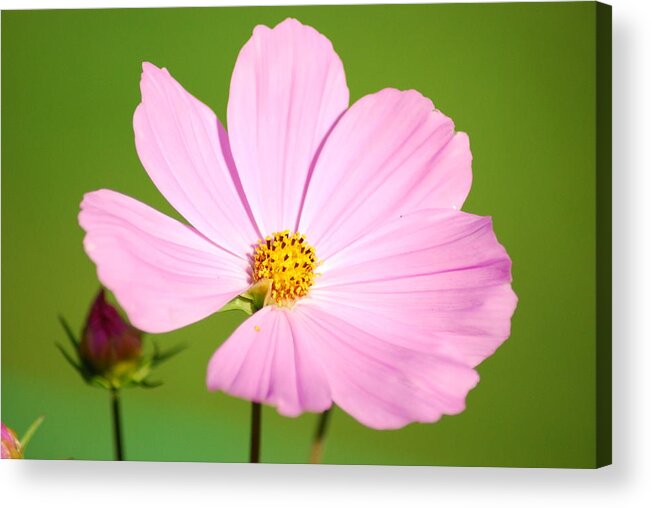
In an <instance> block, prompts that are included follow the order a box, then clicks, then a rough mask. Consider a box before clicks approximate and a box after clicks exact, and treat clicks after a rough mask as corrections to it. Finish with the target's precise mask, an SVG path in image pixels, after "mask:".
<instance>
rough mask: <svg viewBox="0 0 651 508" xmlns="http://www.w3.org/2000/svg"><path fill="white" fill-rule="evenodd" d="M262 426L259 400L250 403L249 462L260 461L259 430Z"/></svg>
mask: <svg viewBox="0 0 651 508" xmlns="http://www.w3.org/2000/svg"><path fill="white" fill-rule="evenodd" d="M261 428H262V406H261V405H260V403H259V402H252V403H251V448H250V455H249V462H251V463H258V462H260V430H261Z"/></svg>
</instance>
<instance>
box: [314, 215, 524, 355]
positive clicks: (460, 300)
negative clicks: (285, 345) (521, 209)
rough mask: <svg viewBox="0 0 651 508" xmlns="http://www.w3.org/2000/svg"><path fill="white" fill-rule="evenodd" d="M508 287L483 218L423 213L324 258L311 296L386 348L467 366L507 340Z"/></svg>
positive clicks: (505, 260)
mask: <svg viewBox="0 0 651 508" xmlns="http://www.w3.org/2000/svg"><path fill="white" fill-rule="evenodd" d="M510 282H511V260H510V259H509V256H508V254H507V253H506V251H505V250H504V248H503V247H502V246H501V245H500V244H499V243H498V241H497V239H496V238H495V234H494V232H493V229H492V224H491V220H490V218H488V217H478V216H475V215H470V214H466V213H462V212H454V211H449V210H423V211H420V212H416V213H412V214H408V215H405V216H403V217H402V218H400V219H396V220H394V221H391V222H389V223H387V224H385V225H384V226H383V227H381V228H379V229H378V230H377V231H375V232H374V233H373V234H370V235H367V236H366V237H364V238H363V239H362V240H359V241H358V242H356V243H354V244H352V245H350V246H349V247H348V248H347V249H345V250H343V251H340V252H339V253H338V254H336V255H335V256H333V257H332V258H331V259H329V260H327V261H326V263H324V265H323V266H322V274H321V276H320V277H319V279H318V284H317V285H316V286H315V287H314V288H313V290H312V292H311V297H312V299H314V300H316V301H319V302H324V303H327V305H329V306H330V307H331V308H333V309H336V314H337V315H338V316H340V317H341V318H342V319H345V320H347V321H348V322H350V323H352V324H354V325H355V326H358V327H360V328H363V329H364V330H365V331H367V332H369V333H372V334H376V335H377V336H379V337H382V339H383V340H385V341H387V342H390V343H392V344H395V345H398V346H401V347H406V348H410V349H412V350H414V351H423V352H428V353H431V354H436V355H438V356H441V357H447V358H450V359H453V360H454V361H458V362H461V363H464V364H466V365H468V366H471V367H474V366H475V365H477V364H478V363H479V362H481V361H482V360H483V359H485V358H486V357H488V356H490V355H491V354H492V353H493V352H494V351H495V350H496V349H497V347H499V345H500V344H502V342H504V340H506V339H507V338H508V336H509V334H510V324H511V316H512V314H513V312H514V310H515V306H516V303H517V298H516V296H515V294H514V293H513V291H512V289H511V285H510Z"/></svg>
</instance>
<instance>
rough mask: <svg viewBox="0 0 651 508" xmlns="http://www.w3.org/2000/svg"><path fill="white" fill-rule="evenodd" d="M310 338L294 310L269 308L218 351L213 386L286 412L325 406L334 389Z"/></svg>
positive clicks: (213, 362) (212, 372)
mask: <svg viewBox="0 0 651 508" xmlns="http://www.w3.org/2000/svg"><path fill="white" fill-rule="evenodd" d="M310 342H311V337H310V336H306V335H304V334H301V330H300V328H297V326H296V324H295V323H294V322H293V318H292V312H291V311H288V310H287V309H281V308H278V307H275V306H269V307H264V308H263V309H262V310H260V311H258V312H256V313H255V314H254V315H253V316H251V317H250V318H249V319H247V320H246V321H245V322H244V323H243V324H242V325H240V327H239V328H238V329H237V330H235V332H234V333H233V334H232V335H231V336H230V338H229V339H228V340H227V341H226V342H225V343H224V344H223V345H222V346H221V347H220V348H219V349H218V350H217V351H216V352H215V354H214V355H213V357H212V359H211V360H210V364H209V366H208V375H207V381H206V382H207V385H208V388H209V389H211V390H223V391H225V392H226V393H228V394H230V395H233V396H235V397H242V398H244V399H247V400H252V401H255V402H264V403H267V404H271V405H274V406H277V408H278V411H279V412H280V413H281V414H283V415H285V416H297V415H299V414H300V413H301V412H303V411H314V412H321V411H324V410H326V409H327V408H328V407H330V405H331V398H330V390H329V387H328V383H327V380H326V378H325V375H324V372H323V369H322V367H321V360H320V358H318V357H317V356H316V354H315V351H314V348H313V346H312V345H311V343H310Z"/></svg>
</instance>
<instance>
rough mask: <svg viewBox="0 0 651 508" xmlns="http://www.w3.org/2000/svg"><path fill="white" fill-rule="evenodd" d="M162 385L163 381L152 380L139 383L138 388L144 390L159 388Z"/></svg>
mask: <svg viewBox="0 0 651 508" xmlns="http://www.w3.org/2000/svg"><path fill="white" fill-rule="evenodd" d="M162 385H163V382H162V381H152V380H151V379H143V380H142V381H140V382H139V383H138V386H142V387H143V388H158V387H159V386H162Z"/></svg>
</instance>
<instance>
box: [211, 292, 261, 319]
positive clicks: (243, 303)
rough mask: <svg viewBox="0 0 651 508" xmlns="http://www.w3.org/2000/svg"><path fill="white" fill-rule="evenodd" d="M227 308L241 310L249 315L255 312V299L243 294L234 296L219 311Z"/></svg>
mask: <svg viewBox="0 0 651 508" xmlns="http://www.w3.org/2000/svg"><path fill="white" fill-rule="evenodd" d="M227 310H240V311H242V312H244V313H246V314H248V315H249V316H250V315H252V314H253V313H254V312H255V309H254V306H253V300H251V299H250V298H246V297H244V296H241V295H240V296H236V297H235V298H233V299H232V300H231V301H230V302H228V303H227V304H226V305H224V306H223V307H222V308H221V309H219V312H225V311H227Z"/></svg>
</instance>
